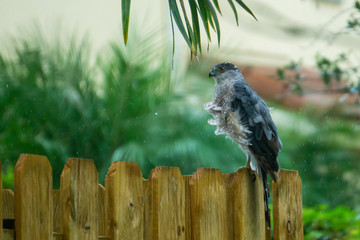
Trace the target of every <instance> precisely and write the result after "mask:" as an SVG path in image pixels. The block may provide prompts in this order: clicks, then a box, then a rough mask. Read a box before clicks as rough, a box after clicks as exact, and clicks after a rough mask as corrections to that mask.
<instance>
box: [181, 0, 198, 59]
mask: <svg viewBox="0 0 360 240" xmlns="http://www.w3.org/2000/svg"><path fill="white" fill-rule="evenodd" d="M180 5H181V9H182V11H183V15H184V19H185V23H186V28H187V31H188V36H189V39H190V42H191V46H192V48H191V52H192V53H195V54H196V49H197V48H196V46H197V43H196V39H195V35H194V32H193V30H192V28H191V25H190V21H189V19H188V17H187V14H186V10H185V5H184V0H180Z"/></svg>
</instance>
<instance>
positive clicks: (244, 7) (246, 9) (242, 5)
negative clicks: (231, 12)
mask: <svg viewBox="0 0 360 240" xmlns="http://www.w3.org/2000/svg"><path fill="white" fill-rule="evenodd" d="M236 2H237V3H238V4H239V5H240V6H241V7H242V8H243V9H244V10H245V11H247V12H248V13H249V14H250V15H251V16H253V17H254V18H255V20H256V21H257V18H256V17H255V15H254V14H253V12H252V11H251V10H250V8H248V6H246V4H245V3H244V2H243V1H241V0H236Z"/></svg>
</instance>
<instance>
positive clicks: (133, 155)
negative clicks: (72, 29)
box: [0, 33, 243, 188]
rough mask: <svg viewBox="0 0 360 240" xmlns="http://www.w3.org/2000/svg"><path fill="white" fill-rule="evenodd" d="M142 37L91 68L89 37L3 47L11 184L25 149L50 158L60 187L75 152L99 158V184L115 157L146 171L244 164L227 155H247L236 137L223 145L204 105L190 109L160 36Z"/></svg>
mask: <svg viewBox="0 0 360 240" xmlns="http://www.w3.org/2000/svg"><path fill="white" fill-rule="evenodd" d="M139 41H140V38H139ZM141 43H142V44H138V43H136V42H131V43H129V46H128V47H127V48H123V47H120V44H117V43H113V44H111V47H110V48H109V49H108V50H107V51H104V52H105V53H104V54H102V55H101V56H99V60H98V62H97V63H96V64H95V65H91V64H90V63H89V59H90V57H89V55H90V52H89V50H88V47H87V44H86V41H82V42H77V41H75V40H71V41H67V42H66V44H65V42H56V43H51V42H50V41H49V40H47V39H45V38H44V37H42V36H41V34H39V33H36V36H35V37H33V38H31V37H29V38H28V39H22V40H19V41H14V42H13V44H14V45H13V49H12V50H11V51H10V54H9V56H7V55H5V54H4V53H0V59H1V60H0V86H1V87H0V114H1V115H0V132H1V134H0V155H1V157H2V163H3V168H4V169H5V171H6V178H4V184H5V186H4V187H5V188H7V187H11V186H12V168H13V166H14V164H15V162H16V161H17V158H18V156H19V154H20V153H33V154H42V155H46V156H47V157H48V158H49V160H50V162H51V165H52V167H53V172H54V173H53V174H54V184H55V186H57V185H58V184H59V182H58V181H59V175H60V173H61V171H62V168H63V167H64V165H65V163H66V161H67V158H69V157H83V158H92V159H94V160H95V164H96V166H97V168H98V170H99V173H100V175H99V179H100V181H103V179H104V176H105V174H106V172H107V168H108V167H109V166H110V164H111V161H115V160H126V161H136V162H138V163H139V165H140V167H141V170H142V172H143V174H144V176H145V177H147V176H148V174H149V172H150V170H151V168H153V167H154V166H155V165H174V166H181V170H182V172H183V174H191V173H193V172H194V171H196V168H197V167H200V166H207V167H217V168H221V169H222V170H223V171H227V172H229V171H233V170H235V169H236V168H237V167H238V166H240V165H242V164H241V163H239V159H240V157H239V158H237V159H238V160H237V161H235V160H231V159H234V157H235V156H243V155H242V153H241V152H240V150H239V149H238V148H237V147H236V146H235V145H233V144H232V143H231V142H230V141H227V142H225V144H224V145H223V147H222V148H217V146H218V145H219V144H220V143H222V142H223V141H224V139H223V138H218V137H217V136H215V135H214V133H213V132H214V129H213V127H212V126H210V125H208V124H207V119H208V118H209V116H208V114H207V113H206V112H205V111H203V109H202V104H201V105H199V106H196V107H195V108H192V107H189V106H188V105H187V104H186V101H187V99H186V96H187V95H183V96H180V95H179V93H178V92H174V89H173V85H174V80H173V77H172V71H171V66H170V64H171V60H170V59H169V56H168V54H167V52H166V51H164V47H163V46H162V43H161V42H155V40H154V39H153V38H152V37H148V38H147V39H145V40H144V39H142V40H141ZM224 152H226V153H225V154H224ZM218 159H221V160H220V161H219V160H218ZM228 159H230V160H231V161H230V162H229V163H225V162H227V160H228Z"/></svg>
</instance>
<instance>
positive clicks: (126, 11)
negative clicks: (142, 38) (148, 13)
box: [121, 0, 131, 45]
mask: <svg viewBox="0 0 360 240" xmlns="http://www.w3.org/2000/svg"><path fill="white" fill-rule="evenodd" d="M130 3H131V0H121V13H122V26H123V34H124V42H125V45H126V43H127V39H128V30H129V18H130Z"/></svg>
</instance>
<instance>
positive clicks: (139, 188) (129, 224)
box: [105, 162, 144, 240]
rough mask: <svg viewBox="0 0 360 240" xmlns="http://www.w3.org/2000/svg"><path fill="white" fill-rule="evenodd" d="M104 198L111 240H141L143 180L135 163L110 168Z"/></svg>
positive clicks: (117, 164)
mask: <svg viewBox="0 0 360 240" xmlns="http://www.w3.org/2000/svg"><path fill="white" fill-rule="evenodd" d="M105 196H106V207H107V210H106V216H107V217H106V218H107V219H108V220H107V221H108V223H109V229H108V235H109V236H110V237H111V239H123V240H132V239H134V240H141V239H143V235H144V233H143V232H144V229H143V228H144V226H143V225H144V193H143V177H142V174H141V171H140V168H139V166H138V165H137V163H133V162H113V163H112V164H111V166H110V168H109V172H108V174H107V176H106V179H105Z"/></svg>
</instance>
